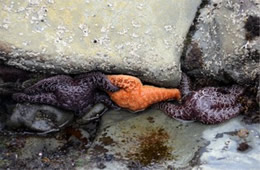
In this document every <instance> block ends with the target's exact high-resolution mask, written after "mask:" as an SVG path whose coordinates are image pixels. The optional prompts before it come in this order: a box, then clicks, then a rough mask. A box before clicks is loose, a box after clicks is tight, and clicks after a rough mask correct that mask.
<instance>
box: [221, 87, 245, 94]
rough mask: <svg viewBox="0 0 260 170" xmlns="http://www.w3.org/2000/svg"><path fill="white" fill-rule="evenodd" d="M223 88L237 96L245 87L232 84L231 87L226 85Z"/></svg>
mask: <svg viewBox="0 0 260 170" xmlns="http://www.w3.org/2000/svg"><path fill="white" fill-rule="evenodd" d="M224 89H225V90H226V91H228V92H229V93H230V94H231V95H233V96H234V97H239V96H241V95H242V94H243V93H244V92H245V88H243V87H241V86H238V85H232V86H231V87H226V88H224Z"/></svg>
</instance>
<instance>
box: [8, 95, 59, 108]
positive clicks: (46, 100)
mask: <svg viewBox="0 0 260 170" xmlns="http://www.w3.org/2000/svg"><path fill="white" fill-rule="evenodd" d="M12 97H13V99H14V100H15V101H17V102H29V103H40V104H50V105H54V106H59V103H58V102H57V99H56V96H55V95H54V94H52V93H44V94H36V95H27V94H24V93H15V94H13V96H12Z"/></svg>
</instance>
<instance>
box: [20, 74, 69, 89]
mask: <svg viewBox="0 0 260 170" xmlns="http://www.w3.org/2000/svg"><path fill="white" fill-rule="evenodd" d="M72 81H73V80H72V78H71V77H70V76H66V75H58V76H54V77H50V78H47V79H43V80H40V81H39V82H37V83H36V84H34V85H33V86H31V87H29V88H27V89H25V90H24V92H25V93H26V94H36V93H42V92H53V91H55V90H56V88H57V84H64V83H65V84H66V83H71V82H72Z"/></svg>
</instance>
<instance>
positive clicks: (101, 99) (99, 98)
mask: <svg viewBox="0 0 260 170" xmlns="http://www.w3.org/2000/svg"><path fill="white" fill-rule="evenodd" d="M96 103H103V104H105V105H106V106H108V107H110V108H112V109H120V107H119V106H117V105H116V104H114V103H113V102H112V100H111V99H110V97H109V96H108V95H106V94H105V93H97V94H96V96H95V104H96Z"/></svg>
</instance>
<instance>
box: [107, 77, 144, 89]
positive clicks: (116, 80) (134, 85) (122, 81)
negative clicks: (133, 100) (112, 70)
mask: <svg viewBox="0 0 260 170" xmlns="http://www.w3.org/2000/svg"><path fill="white" fill-rule="evenodd" d="M107 78H108V79H109V80H110V81H111V82H112V84H114V85H116V86H118V87H119V88H121V89H123V90H125V91H127V92H130V91H133V90H134V89H138V88H140V87H141V86H142V85H143V84H142V82H141V81H140V80H139V79H138V78H136V77H133V76H128V75H108V76H107Z"/></svg>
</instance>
